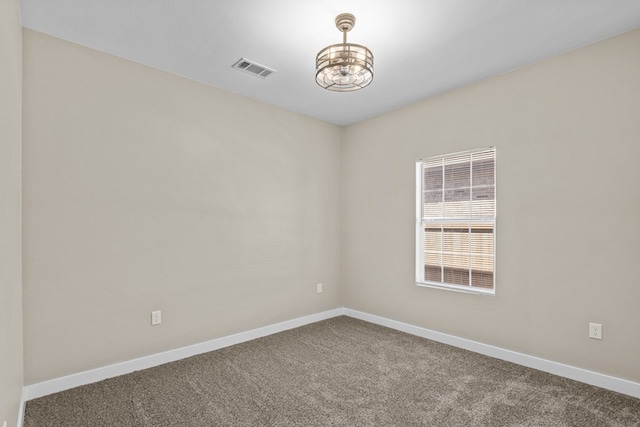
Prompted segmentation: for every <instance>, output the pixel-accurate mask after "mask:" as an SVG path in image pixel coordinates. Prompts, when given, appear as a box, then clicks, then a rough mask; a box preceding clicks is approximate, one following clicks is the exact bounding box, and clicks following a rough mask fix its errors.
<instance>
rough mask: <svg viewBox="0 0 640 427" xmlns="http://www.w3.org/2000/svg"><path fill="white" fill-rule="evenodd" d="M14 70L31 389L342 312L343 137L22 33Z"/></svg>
mask: <svg viewBox="0 0 640 427" xmlns="http://www.w3.org/2000/svg"><path fill="white" fill-rule="evenodd" d="M24 67H25V70H24V104H25V109H24V219H23V221H24V270H25V271H24V281H25V283H24V301H25V311H24V322H25V383H26V384H33V383H36V382H40V381H43V380H47V379H50V378H56V377H60V376H64V375H67V374H72V373H75V372H80V371H84V370H87V369H91V368H96V367H100V366H104V365H107V364H111V363H114V362H119V361H125V360H130V359H133V358H136V357H140V356H144V355H149V354H154V353H157V352H161V351H164V350H169V349H173V348H178V347H181V346H185V345H189V344H194V343H198V342H202V341H206V340H209V339H213V338H216V337H220V336H225V335H229V334H232V333H236V332H240V331H246V330H250V329H253V328H256V327H261V326H265V325H269V324H273V323H276V322H279V321H284V320H290V319H293V318H296V317H300V316H304V315H308V314H313V313H318V312H321V311H324V310H329V309H334V308H337V307H341V306H342V300H341V291H340V290H341V283H340V280H341V252H340V251H341V247H340V243H341V240H340V231H341V226H340V224H341V191H340V188H341V182H342V177H341V170H342V169H341V145H340V144H341V129H340V128H339V127H336V126H333V125H329V124H326V123H323V122H320V121H317V120H313V119H309V118H306V117H304V116H300V115H297V114H293V113H291V112H287V111H284V110H281V109H278V108H274V107H271V106H268V105H265V104H262V103H258V102H255V101H252V100H249V99H246V98H243V97H240V96H237V95H234V94H231V93H227V92H224V91H221V90H218V89H216V88H212V87H209V86H205V85H202V84H199V83H196V82H193V81H189V80H187V79H183V78H180V77H177V76H174V75H170V74H168V73H164V72H161V71H158V70H153V69H150V68H147V67H144V66H141V65H138V64H135V63H132V62H129V61H126V60H123V59H119V58H116V57H113V56H110V55H106V54H103V53H100V52H97V51H94V50H90V49H86V48H83V47H80V46H78V45H73V44H70V43H67V42H64V41H61V40H59V39H55V38H52V37H49V36H45V35H43V34H40V33H36V32H33V31H30V30H25V31H24ZM276 78H277V76H276ZM247 84H253V85H258V84H269V80H260V79H255V78H253V77H252V76H247ZM319 282H321V283H323V284H324V292H323V293H322V294H317V293H316V283H319ZM152 310H162V324H161V325H159V326H153V327H152V326H150V312H151V311H152Z"/></svg>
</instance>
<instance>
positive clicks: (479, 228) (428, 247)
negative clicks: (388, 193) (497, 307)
mask: <svg viewBox="0 0 640 427" xmlns="http://www.w3.org/2000/svg"><path fill="white" fill-rule="evenodd" d="M495 172H496V167H495V149H494V148H493V147H491V148H487V149H483V150H477V151H471V152H465V153H456V154H452V155H448V156H439V157H433V158H430V159H427V160H424V161H423V162H422V177H421V182H420V184H421V189H420V192H419V194H420V196H421V198H422V200H421V206H422V215H421V218H420V222H419V224H420V225H419V226H420V227H421V229H419V230H418V232H419V233H421V235H422V236H423V238H422V242H421V244H422V245H423V248H422V251H423V256H421V257H418V259H420V260H421V262H423V263H424V266H423V267H422V268H420V269H418V271H419V272H421V273H422V277H418V280H419V281H424V282H427V283H432V284H445V285H453V286H463V287H469V288H480V289H484V290H490V291H492V290H493V288H494V268H495V259H494V257H495V255H494V253H495V250H494V249H495V248H494V240H495V239H494V231H495V213H496V197H495Z"/></svg>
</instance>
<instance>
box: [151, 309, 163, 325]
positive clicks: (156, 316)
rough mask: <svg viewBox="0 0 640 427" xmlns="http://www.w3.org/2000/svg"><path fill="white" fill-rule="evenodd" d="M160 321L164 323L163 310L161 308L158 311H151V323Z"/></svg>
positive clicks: (156, 323)
mask: <svg viewBox="0 0 640 427" xmlns="http://www.w3.org/2000/svg"><path fill="white" fill-rule="evenodd" d="M160 323H162V312H161V311H160V310H158V311H152V312H151V325H152V326H153V325H159V324H160Z"/></svg>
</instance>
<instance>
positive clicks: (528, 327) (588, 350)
mask: <svg viewBox="0 0 640 427" xmlns="http://www.w3.org/2000/svg"><path fill="white" fill-rule="evenodd" d="M639 52H640V30H637V31H633V32H630V33H627V34H624V35H621V36H619V37H616V38H613V39H609V40H607V41H604V42H601V43H598V44H595V45H591V46H587V47H585V48H582V49H579V50H576V51H573V52H570V53H567V54H564V55H560V56H557V57H555V58H552V59H550V60H546V61H543V62H540V63H537V64H534V65H531V66H528V67H525V68H522V69H519V70H516V71H514V72H510V73H507V74H504V75H501V76H498V77H495V78H492V79H489V80H486V81H484V82H481V83H479V84H475V85H472V86H468V87H464V88H461V89H459V90H456V91H453V92H450V93H447V94H444V95H442V96H438V97H435V98H432V99H429V100H425V101H423V102H420V103H418V104H415V105H412V106H410V107H407V108H404V109H402V110H399V111H396V112H393V113H391V114H387V115H385V116H382V117H379V118H376V119H372V120H369V121H366V122H362V123H359V124H357V125H354V126H351V127H349V128H348V129H347V130H346V133H345V136H344V139H345V144H344V156H343V167H344V169H343V171H344V197H343V209H344V215H343V228H344V230H345V232H344V237H343V239H344V244H343V264H344V274H343V282H344V286H345V288H344V292H345V296H344V298H345V305H346V306H347V307H350V308H353V309H358V310H362V311H365V312H368V313H373V314H377V315H380V316H385V317H389V318H392V319H395V320H399V321H403V322H407V323H410V324H415V325H419V326H422V327H426V328H430V329H434V330H437V331H440V332H445V333H450V334H453V335H457V336H460V337H464V338H469V339H472V340H477V341H480V342H483V343H487V344H493V345H496V346H499V347H503V348H506V349H511V350H515V351H518V352H523V353H526V354H530V355H534V356H540V357H543V358H546V359H550V360H553V361H557V362H562V363H566V364H569V365H574V366H577V367H582V368H587V369H590V370H593V371H597V372H602V373H605V374H610V375H614V376H618V377H622V378H626V379H628V380H632V381H636V382H638V381H640V369H639V365H638V357H639V356H640V328H639V327H638V325H640V309H638V303H639V301H640V286H639V285H640V283H639V282H638V260H640V220H639V219H640V189H639V185H640V167H638V161H639V159H640V119H639V114H640V78H639V76H640V55H639V54H638V53H639ZM491 145H493V146H496V148H497V159H498V163H497V165H498V166H497V168H498V169H497V185H498V195H497V197H498V199H497V203H498V213H497V286H496V288H497V292H496V296H495V297H481V296H474V295H467V294H461V293H453V292H447V291H443V290H436V289H427V288H418V287H416V286H415V285H414V223H415V218H414V215H415V214H414V210H415V201H414V198H415V195H414V188H415V184H414V183H415V175H414V164H415V161H417V160H418V159H420V158H424V157H428V156H433V155H438V154H445V153H449V152H455V151H460V150H466V149H473V148H481V147H487V146H491ZM589 321H594V322H600V323H602V324H603V325H604V326H603V333H604V339H603V340H602V341H595V340H590V339H589V338H588V337H587V330H588V322H589Z"/></svg>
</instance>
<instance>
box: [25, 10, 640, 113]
mask: <svg viewBox="0 0 640 427" xmlns="http://www.w3.org/2000/svg"><path fill="white" fill-rule="evenodd" d="M21 10H22V21H23V25H24V26H25V27H27V28H30V29H33V30H36V31H40V32H43V33H46V34H50V35H53V36H55V37H59V38H61V39H65V40H69V41H71V42H74V43H77V44H80V45H84V46H88V47H91V48H94V49H98V50H101V51H103V52H107V53H110V54H113V55H116V56H119V57H122V58H127V59H130V60H132V61H135V62H139V63H142V64H146V65H148V66H151V67H154V68H158V69H161V70H166V71H169V72H171V73H174V74H178V75H181V76H184V77H187V78H190V79H194V80H197V81H200V82H204V83H207V84H210V85H213V86H216V87H219V88H222V89H225V90H228V91H231V92H235V93H239V94H242V95H245V96H248V97H250V98H254V99H257V100H260V101H263V102H266V103H268V104H272V105H277V106H279V107H282V108H285V109H288V110H292V111H296V112H299V113H301V114H305V115H308V116H312V117H316V118H318V119H321V120H325V121H327V122H330V123H335V124H338V125H347V124H351V123H355V122H358V121H361V120H364V119H367V118H370V117H373V116H376V115H379V114H382V113H385V112H387V111H390V110H394V109H397V108H399V107H402V106H404V105H407V104H410V103H412V102H415V101H417V100H420V99H423V98H426V97H429V96H432V95H435V94H438V93H441V92H444V91H447V90H450V89H452V88H455V87H459V86H461V85H465V84H469V83H472V82H474V81H478V80H480V79H483V78H486V77H488V76H492V75H495V74H499V73H502V72H505V71H508V70H512V69H514V68H517V67H520V66H523V65H525V64H529V63H531V62H534V61H538V60H540V59H542V58H546V57H549V56H552V55H555V54H558V53H560V52H564V51H567V50H571V49H574V48H577V47H580V46H584V45H586V44H589V43H593V42H596V41H599V40H602V39H605V38H608V37H611V36H614V35H617V34H620V33H623V32H625V31H629V30H632V29H634V28H639V27H640V0H386V1H384V0H323V1H311V0H179V1H178V0H102V1H96V0H55V1H52V0H21ZM343 12H349V13H353V14H354V15H355V16H356V19H357V22H356V25H355V27H354V29H353V30H352V31H351V32H350V33H349V35H348V39H349V42H352V43H358V44H363V45H366V46H367V47H369V48H370V49H371V50H372V51H373V54H374V57H375V77H374V80H373V83H372V84H371V85H370V86H368V87H367V88H365V89H363V90H360V91H357V92H351V93H338V92H330V91H327V90H324V89H322V88H320V87H319V86H318V85H317V84H316V83H315V79H314V77H315V70H314V67H315V62H314V61H315V55H316V54H317V53H318V51H319V50H320V49H322V48H323V47H325V46H326V45H329V44H334V43H339V42H341V39H342V36H341V33H340V32H338V30H337V29H336V28H335V24H334V19H335V16H336V15H338V14H339V13H343ZM639 55H640V52H639ZM241 57H245V58H248V59H250V60H253V61H255V62H257V63H260V64H262V65H265V66H267V67H270V68H273V69H275V70H277V74H274V75H272V76H270V77H269V78H267V79H260V78H257V77H254V76H252V75H249V74H246V73H243V72H240V71H237V70H234V69H233V68H231V66H232V65H233V64H234V63H235V62H236V61H237V60H238V59H240V58H241Z"/></svg>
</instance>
